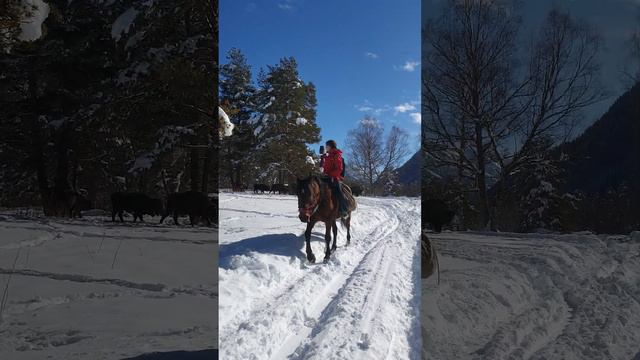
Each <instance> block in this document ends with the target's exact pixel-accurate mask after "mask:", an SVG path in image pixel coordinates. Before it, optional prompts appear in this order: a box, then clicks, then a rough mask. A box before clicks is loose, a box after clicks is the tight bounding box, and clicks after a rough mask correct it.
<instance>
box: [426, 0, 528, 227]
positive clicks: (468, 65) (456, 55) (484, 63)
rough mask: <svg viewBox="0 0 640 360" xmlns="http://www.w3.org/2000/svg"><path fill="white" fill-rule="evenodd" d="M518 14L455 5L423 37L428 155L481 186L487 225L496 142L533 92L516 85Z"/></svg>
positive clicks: (475, 1)
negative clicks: (522, 99)
mask: <svg viewBox="0 0 640 360" xmlns="http://www.w3.org/2000/svg"><path fill="white" fill-rule="evenodd" d="M512 10H513V9H512V7H510V6H508V3H504V2H501V1H496V0H493V1H491V0H488V1H479V0H464V1H457V0H448V2H447V3H446V5H445V7H444V8H443V12H442V15H441V16H440V17H439V18H438V19H436V20H434V21H432V22H431V23H430V24H428V26H427V28H426V29H425V34H424V37H423V39H424V41H425V44H424V46H425V48H424V49H425V50H424V51H425V58H424V59H423V64H424V65H423V66H424V67H425V68H424V71H425V74H426V75H425V78H424V79H423V109H424V110H425V114H424V116H425V119H423V129H424V131H425V134H424V139H425V140H426V141H425V142H426V146H427V149H426V151H427V152H428V153H429V155H430V156H432V157H433V158H434V159H435V160H436V161H437V162H438V163H439V164H441V165H442V166H448V167H451V168H454V169H458V176H459V181H460V182H465V181H472V182H473V183H474V184H475V187H476V189H477V191H478V193H479V197H480V206H479V207H480V212H481V217H482V219H483V222H484V223H485V224H486V223H488V222H489V219H490V214H489V199H488V193H487V190H488V179H487V167H488V164H489V163H490V162H491V160H492V158H491V149H492V141H498V140H501V138H500V139H498V138H496V137H497V136H500V137H505V136H506V135H507V131H506V130H507V129H509V128H511V127H512V123H513V122H515V121H516V120H515V118H517V117H518V116H519V114H518V113H517V111H518V109H517V108H516V106H515V104H516V102H517V101H516V100H517V99H518V98H520V97H521V96H523V95H524V90H525V89H526V86H525V84H515V82H514V81H513V80H512V77H513V74H514V67H515V64H514V63H513V60H512V59H513V58H514V57H515V53H516V37H517V30H518V27H519V24H520V20H519V18H518V17H517V16H516V15H515V14H514V13H513V11H512ZM490 133H493V134H494V139H493V140H492V137H491V136H490ZM425 158H426V157H425Z"/></svg>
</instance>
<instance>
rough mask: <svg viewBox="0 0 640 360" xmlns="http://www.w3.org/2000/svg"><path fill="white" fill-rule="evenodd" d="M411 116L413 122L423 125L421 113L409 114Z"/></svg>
mask: <svg viewBox="0 0 640 360" xmlns="http://www.w3.org/2000/svg"><path fill="white" fill-rule="evenodd" d="M409 116H411V120H413V122H414V123H416V124H421V123H422V115H421V114H420V113H419V112H414V113H411V114H409Z"/></svg>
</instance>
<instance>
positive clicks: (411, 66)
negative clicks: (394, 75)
mask: <svg viewBox="0 0 640 360" xmlns="http://www.w3.org/2000/svg"><path fill="white" fill-rule="evenodd" d="M418 66H420V62H419V61H410V60H409V61H407V62H405V63H404V65H402V66H400V67H399V68H398V67H396V70H402V71H407V72H413V71H415V69H416V68H417V67H418Z"/></svg>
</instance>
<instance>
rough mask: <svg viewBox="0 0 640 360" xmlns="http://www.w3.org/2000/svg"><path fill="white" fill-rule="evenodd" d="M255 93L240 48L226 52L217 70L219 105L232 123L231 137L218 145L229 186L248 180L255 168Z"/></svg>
mask: <svg viewBox="0 0 640 360" xmlns="http://www.w3.org/2000/svg"><path fill="white" fill-rule="evenodd" d="M255 94H256V88H255V86H254V85H253V79H252V75H251V67H250V66H249V64H247V59H246V57H245V56H244V54H243V53H242V52H241V51H240V50H239V49H231V50H229V53H228V54H227V63H226V64H224V65H222V66H221V67H220V103H221V104H222V105H223V106H224V107H226V108H228V110H229V113H230V114H232V115H230V120H231V122H232V123H233V124H234V132H233V136H229V137H227V138H224V139H223V141H222V144H221V148H222V154H223V160H222V163H221V166H220V169H221V174H220V176H221V177H225V180H226V183H228V185H233V184H234V183H243V182H246V181H247V180H249V179H247V178H246V177H247V175H248V174H247V172H248V171H249V170H250V169H252V168H253V167H254V166H255V157H254V156H252V154H253V151H252V149H253V148H254V146H255V136H254V133H253V131H254V123H253V121H252V114H253V111H254V109H255V104H254V98H255Z"/></svg>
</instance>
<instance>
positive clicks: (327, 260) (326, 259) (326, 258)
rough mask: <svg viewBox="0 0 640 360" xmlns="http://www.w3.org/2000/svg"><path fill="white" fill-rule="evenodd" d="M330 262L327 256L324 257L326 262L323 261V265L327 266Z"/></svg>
mask: <svg viewBox="0 0 640 360" xmlns="http://www.w3.org/2000/svg"><path fill="white" fill-rule="evenodd" d="M328 262H329V258H328V257H327V256H325V257H324V260H322V263H323V264H326V263H328Z"/></svg>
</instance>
